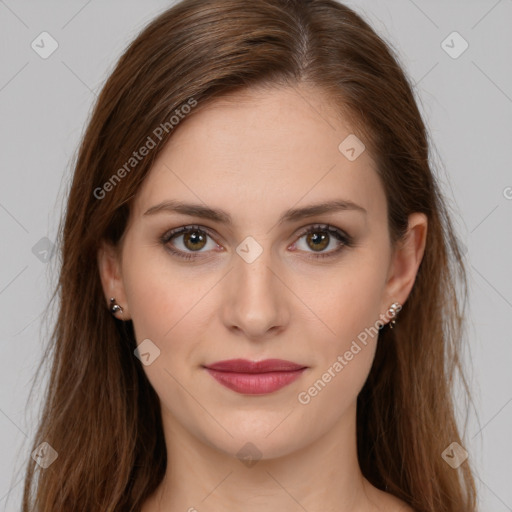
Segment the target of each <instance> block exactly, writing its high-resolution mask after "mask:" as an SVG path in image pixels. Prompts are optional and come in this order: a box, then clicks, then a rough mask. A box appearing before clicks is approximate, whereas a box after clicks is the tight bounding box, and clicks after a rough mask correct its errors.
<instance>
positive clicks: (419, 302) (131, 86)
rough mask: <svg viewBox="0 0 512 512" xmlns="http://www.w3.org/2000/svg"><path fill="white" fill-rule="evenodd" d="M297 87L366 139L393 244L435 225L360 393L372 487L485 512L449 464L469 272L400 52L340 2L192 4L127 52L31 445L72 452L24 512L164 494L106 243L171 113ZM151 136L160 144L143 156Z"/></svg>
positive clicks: (33, 476)
mask: <svg viewBox="0 0 512 512" xmlns="http://www.w3.org/2000/svg"><path fill="white" fill-rule="evenodd" d="M298 83H305V84H309V85H311V86H314V87H316V88H318V89H319V90H322V91H324V92H326V93H327V97H328V98H330V99H331V100H332V102H333V105H336V108H338V110H339V112H343V113H344V115H346V116H348V119H350V121H351V122H352V126H353V127H354V129H355V132H356V133H357V134H358V136H359V138H360V139H362V140H364V142H365V145H366V146H367V148H368V150H369V151H370V152H371V154H372V156H373V158H374V159H375V161H376V162H377V164H378V173H379V176H380V178H381V180H382V183H383V185H384V188H385V192H386V196H387V202H388V212H389V218H388V225H389V232H390V236H391V240H392V242H393V243H396V242H397V241H399V240H400V238H401V237H402V236H403V235H404V233H405V231H406V229H407V221H408V215H409V214H411V213H413V212H423V213H425V214H426V215H427V217H428V235H427V242H426V249H425V253H424V257H423V260H422V263H421V265H420V268H419V271H418V274H417V278H416V281H415V284H414V287H413V289H412V291H411V294H410V296H409V298H408V300H407V301H406V303H405V304H404V306H403V308H402V310H401V312H400V315H399V319H398V321H397V325H396V327H395V328H394V329H389V328H388V327H386V328H384V329H382V331H381V333H380V336H379V338H380V339H379V343H378V346H377V352H376V355H375V361H374V364H373V367H372V369H371V371H370V374H369V377H368V379H367V382H366V383H365V386H364V388H363V389H362V391H361V393H360V395H359V396H358V404H357V442H358V446H357V448H358V456H359V462H360V465H361V470H362V472H363V475H364V476H365V477H366V478H367V479H368V480H369V481H370V482H371V483H372V484H373V485H374V486H376V487H378V488H379V489H383V490H384V489H385V490H387V491H388V492H389V493H392V494H394V495H396V496H397V497H399V498H400V499H402V500H403V501H405V502H406V503H408V504H409V505H410V506H411V507H413V508H414V509H415V510H416V511H418V512H462V511H464V512H473V511H475V510H476V490H475V483H474V479H473V475H472V472H471V469H470V465H469V461H468V460H466V461H465V462H464V463H463V464H462V465H461V466H460V467H459V468H458V469H453V468H452V467H450V466H449V465H448V464H447V463H446V462H445V460H443V457H442V456H441V454H442V452H443V451H444V450H445V449H446V448H447V446H448V445H450V444H451V443H452V442H458V443H459V444H461V445H462V446H463V445H464V443H463V441H462V439H461V436H460V435H459V431H458V426H457V423H456V418H455V414H454V402H453V398H452V388H453V383H454V376H455V375H456V374H458V375H459V376H460V377H462V383H463V384H464V388H463V389H464V391H465V393H466V395H467V396H468V397H469V396H470V394H469V386H468V384H467V380H466V378H465V377H464V372H463V366H462V362H461V361H462V359H461V351H462V350H463V349H464V346H463V344H462V340H463V331H464V322H463V320H464V311H465V307H466V302H467V282H466V281H467V277H466V270H465V263H464V259H463V254H462V252H461V250H460V245H459V242H458V239H457V237H456V235H455V231H454V228H453V225H452V221H451V220H450V216H451V214H450V212H449V211H448V206H447V203H446V200H445V199H444V198H443V196H442V193H441V191H440V189H439V188H438V184H437V183H436V180H435V178H434V174H433V171H432V169H431V167H430V163H429V148H430V147H431V144H430V142H429V135H428V132H427V130H426V127H425V126H424V123H423V121H422V117H421V115H420V112H419V109H418V107H417V103H416V101H415V98H414V93H413V88H412V86H411V84H410V82H409V80H408V78H407V77H406V76H405V75H404V72H403V70H402V69H401V66H400V65H399V59H398V57H397V56H396V55H395V53H394V50H393V49H392V48H391V47H390V46H389V44H387V43H385V42H384V41H383V40H382V39H381V38H380V37H379V36H378V35H377V34H376V33H375V32H374V30H373V29H372V28H371V27H370V26H369V24H367V23H366V22H365V21H364V20H363V19H362V18H361V17H360V16H359V15H357V14H356V13H355V12H354V11H353V10H351V9H349V8H348V7H346V6H344V5H342V4H340V3H337V2H335V1H334V0H251V1H250V2H245V1H243V0H208V1H205V0H185V1H183V2H180V3H179V4H177V5H175V6H174V7H172V8H171V9H169V10H167V11H165V12H163V13H162V14H161V15H159V16H158V17H157V18H156V19H155V20H154V21H152V22H151V23H150V24H149V25H148V26H147V27H146V28H145V29H144V30H143V31H142V32H141V33H140V34H139V35H138V37H137V38H136V39H135V40H134V41H133V42H132V43H131V44H130V45H129V47H128V48H127V50H126V51H125V53H124V54H123V55H122V57H121V58H120V60H119V62H118V64H117V66H116V68H115V69H114V71H113V73H112V74H111V76H110V77H109V78H108V80H107V82H106V84H105V85H104V87H103V89H102V91H101V94H100V95H99V97H98V100H97V103H96V105H95V108H94V111H93V112H92V115H91V118H90V120H89V123H88V127H87V130H86V132H85V135H84V137H83V141H82V143H81V146H80V149H79V152H78V155H77V159H76V162H75V170H74V176H73V180H72V183H71V187H70V191H69V197H68V202H67V209H66V213H65V217H64V219H63V223H62V224H61V226H60V231H59V246H60V251H61V252H60V256H61V258H60V260H61V268H60V274H59V282H58V285H57V288H56V290H55V294H54V298H55V299H58V301H59V304H58V318H57V320H56V323H55V327H54V330H53V332H52V335H51V340H50V344H49V345H48V347H47V351H46V353H45V356H44V359H43V360H45V359H46V360H50V361H51V363H52V364H51V372H50V377H49V380H48V384H47V388H46V391H45V392H46V397H45V402H44V407H43V408H42V411H41V418H40V420H39V427H38V430H37V433H36V435H35V439H34V441H33V446H32V449H36V447H38V446H39V445H40V444H41V443H43V442H48V443H49V445H50V446H51V447H52V448H53V449H54V450H55V451H56V452H57V453H58V458H57V460H56V461H55V462H54V463H53V464H51V465H50V466H49V467H47V468H46V469H42V468H41V467H39V466H38V465H37V464H36V463H35V462H34V461H33V460H32V459H30V461H29V464H28V465H27V473H26V479H25V488H24V498H23V510H24V511H25V512H28V511H32V510H37V511H40V512H50V511H51V512H54V511H56V510H83V511H95V512H96V511H98V510H101V511H135V510H139V509H140V507H141V505H142V504H143V503H144V501H145V500H146V499H147V498H148V496H149V495H151V494H152V493H153V491H154V490H155V489H156V487H157V486H158V484H159V483H160V482H161V480H162V478H163V476H164V472H165V468H166V463H167V454H166V451H165V444H164V434H163V429H162V424H161V415H160V402H159V399H158V396H157V395H156V393H155V391H154V389H153V388H152V387H151V385H150V384H149V381H148V380H147V378H146V376H145V374H144V371H143V370H142V367H141V365H140V361H139V360H138V359H137V358H136V357H134V354H133V351H134V349H135V347H136V341H135V338H134V333H133V328H132V324H131V322H130V321H128V322H122V321H119V320H117V319H115V318H113V317H112V316H111V314H110V313H109V311H108V309H107V307H106V304H105V297H104V293H103V290H102V286H101V282H100V278H99V271H98V264H97V251H98V248H99V244H100V241H101V240H109V241H111V242H112V243H114V244H115V243H117V242H118V241H119V239H120V237H121V236H122V234H123V232H124V230H125V227H126V222H127V219H128V215H129V211H130V205H131V202H132V200H133V198H134V197H135V195H136V193H137V191H138V189H139V187H140V185H141V183H142V181H143V180H144V178H145V176H146V175H147V173H148V171H149V169H150V168H151V165H152V163H153V162H154V159H155V158H156V156H157V155H158V153H159V151H160V150H161V149H162V147H163V146H164V144H165V142H166V141H167V140H168V139H169V137H171V136H172V134H173V132H174V131H175V130H176V129H179V125H176V124H175V123H174V121H171V118H172V117H173V116H174V117H175V118H176V119H177V118H178V117H179V118H180V122H186V119H185V120H182V118H183V117H186V116H185V115H184V112H185V113H187V112H189V111H190V110H193V108H188V110H187V109H185V108H184V105H189V106H190V105H192V106H193V105H194V102H196V104H197V105H199V107H201V105H205V104H207V102H209V101H214V100H215V98H218V97H220V96H221V95H226V94H229V93H231V92H234V91H236V90H240V89H242V88H248V87H251V86H258V85H268V84H270V85H276V86H280V85H294V84H298ZM188 115H194V112H193V111H192V112H190V113H189V114H188ZM159 127H160V129H159V130H158V128H159ZM148 137H150V138H151V140H152V141H153V143H155V145H156V147H154V148H151V149H150V151H149V152H147V154H146V155H145V156H144V157H143V158H140V159H139V158H137V161H136V162H135V161H134V160H133V161H132V160H130V159H131V158H134V157H133V152H134V151H137V150H138V148H141V147H142V146H144V145H148ZM340 142H341V141H340ZM127 162H130V163H129V165H127ZM120 169H124V170H125V172H123V171H120ZM115 176H117V177H115ZM107 183H109V185H106V184H107ZM459 288H460V289H459ZM38 373H39V372H38Z"/></svg>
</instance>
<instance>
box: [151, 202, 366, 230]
mask: <svg viewBox="0 0 512 512" xmlns="http://www.w3.org/2000/svg"><path fill="white" fill-rule="evenodd" d="M347 210H353V211H357V212H360V213H362V214H364V215H367V213H368V212H367V211H366V210H365V209H364V208H363V207H362V206H360V205H358V204H356V203H354V202H352V201H348V200H344V199H338V200H333V201H326V202H323V203H318V204H313V205H309V206H305V207H303V208H291V209H289V210H287V211H286V212H284V213H283V214H282V215H281V217H280V219H279V221H278V224H282V223H284V222H297V221H299V220H301V219H305V218H308V217H314V216H315V215H321V214H323V213H334V212H337V211H347ZM159 212H171V213H181V214H183V215H189V216H191V217H201V218H204V219H210V220H213V221H216V222H219V223H221V224H226V225H228V226H232V225H233V219H232V218H231V215H230V214H229V213H227V212H226V211H224V210H221V209H213V208H210V207H208V206H204V205H202V204H193V203H183V202H181V201H176V200H168V201H163V202H162V203H159V204H157V205H155V206H152V207H151V208H149V209H148V210H147V211H146V212H144V215H154V214H156V213H159Z"/></svg>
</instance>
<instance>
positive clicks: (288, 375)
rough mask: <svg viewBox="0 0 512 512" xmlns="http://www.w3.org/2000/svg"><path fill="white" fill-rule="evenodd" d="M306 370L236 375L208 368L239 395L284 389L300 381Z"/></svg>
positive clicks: (218, 379) (213, 375)
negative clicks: (297, 380)
mask: <svg viewBox="0 0 512 512" xmlns="http://www.w3.org/2000/svg"><path fill="white" fill-rule="evenodd" d="M305 369H306V368H301V369H300V370H294V371H288V372H268V373H234V372H221V371H218V370H212V369H211V368H206V370H207V371H208V373H209V374H210V375H211V376H212V377H213V378H214V379H215V380H217V382H220V384H222V385H223V386H226V387H227V388H229V389H232V390H233V391H236V392H237V393H243V394H245V395H262V394H266V393H272V392H273V391H277V390H278V389H281V388H284V387H285V386H287V385H288V384H291V383H292V382H293V381H294V380H296V379H298V378H299V377H300V376H301V375H302V372H304V370H305Z"/></svg>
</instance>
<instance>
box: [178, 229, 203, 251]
mask: <svg viewBox="0 0 512 512" xmlns="http://www.w3.org/2000/svg"><path fill="white" fill-rule="evenodd" d="M183 243H184V245H185V247H186V248H187V249H190V250H191V251H195V250H199V249H202V248H203V247H204V246H205V244H206V234H204V233H202V232H201V231H197V230H196V231H189V232H188V233H184V234H183ZM189 244H190V245H189Z"/></svg>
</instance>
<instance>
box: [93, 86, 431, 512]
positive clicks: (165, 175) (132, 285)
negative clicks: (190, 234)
mask: <svg viewBox="0 0 512 512" xmlns="http://www.w3.org/2000/svg"><path fill="white" fill-rule="evenodd" d="M330 104H331V103H330V102H329V101H328V99H327V98H326V97H325V96H323V94H322V93H321V92H320V91H318V90H313V89H306V88H304V87H301V88H300V89H299V88H275V89H272V90H253V91H251V92H245V93H243V94H242V93H237V95H236V96H232V97H229V98H225V99H222V100H216V101H215V102H214V103H213V104H211V105H209V106H206V107H205V108H203V109H200V107H201V106H199V107H198V110H197V112H195V113H194V114H193V115H191V116H190V117H189V118H188V119H186V120H185V121H184V122H182V125H180V126H179V127H178V129H177V131H176V133H175V134H174V135H173V137H172V139H171V140H170V141H169V143H168V144H167V146H166V147H165V148H164V149H163V151H162V152H161V153H160V154H159V155H158V158H157V160H156V162H155V164H154V166H153V168H152V169H151V172H150V173H149V175H148V177H147V178H146V180H145V182H144V183H143V185H142V187H141V190H140V191H139V194H138V195H137V198H136V200H135V204H134V208H133V209H132V211H131V217H130V221H129V225H128V227H127V230H126V232H125V235H124V237H123V239H122V244H121V246H120V252H119V253H116V251H115V250H113V249H112V248H111V247H109V246H108V245H104V246H103V248H102V249H101V250H100V251H99V254H98V257H99V265H100V273H101V278H102V283H103V288H104V291H105V298H106V300H107V301H108V299H109V297H115V298H116V300H117V302H118V303H119V304H120V305H121V306H122V307H123V312H122V313H118V314H117V316H118V318H120V319H123V320H128V319H131V320H132V321H133V325H134V329H135V334H136V339H137V343H141V342H142V341H143V340H145V339H150V340H151V342H152V343H153V344H154V345H155V346H157V347H158V349H159V350H160V355H159V356H158V357H157V358H156V359H154V361H153V362H152V363H151V364H150V365H148V366H144V367H143V368H144V371H145V372H146V375H147V377H148V379H149V381H150V382H151V384H152V386H153V387H154V389H155V390H156V392H157V394H158V395H159V397H160V402H161V406H162V416H163V427H164V432H165V442H166V448H167V453H168V467H167V472H166V475H165V478H164V480H163V482H162V483H161V485H160V486H159V487H158V488H157V489H156V491H155V492H154V493H153V495H152V496H151V497H150V498H149V499H148V500H147V501H146V502H145V503H144V506H143V508H142V512H157V511H171V512H178V511H190V512H193V511H194V510H198V511H208V512H221V511H222V512H224V511H226V510H231V511H236V510H244V511H245V512H262V511H264V512H269V511H274V510H280V511H286V512H296V511H297V512H298V511H302V512H303V511H304V510H307V511H308V512H316V511H320V510H322V511H331V512H349V511H350V512H376V511H380V512H404V511H409V512H411V511H412V509H411V508H410V507H408V506H407V505H406V504H405V503H403V502H401V501H400V500H398V499H397V498H395V497H394V496H392V495H391V494H389V493H386V492H383V491H380V490H378V489H376V488H375V487H373V486H372V485H371V484H370V483H369V482H368V481H367V480H366V479H365V478H364V477H363V475H362V473H361V470H360V467H359V463H358V459H357V451H356V426H355V419H356V400H357V396H358V394H359V392H360V390H361V388H362V387H363V385H364V383H365V381H366V378H367V376H368V373H369V371H370V369H371V366H372V362H373V358H374V355H375V349H376V343H377V340H378V336H374V337H369V338H368V341H367V343H366V344H365V345H362V344H359V345H360V346H361V350H360V351H358V352H357V353H356V354H355V355H354V356H353V357H351V358H350V360H347V361H346V363H347V364H346V365H345V366H344V367H343V369H342V370H341V371H338V372H337V373H334V375H335V376H333V371H332V368H333V363H334V362H335V361H337V357H338V356H339V355H344V354H346V353H347V351H350V349H351V347H353V345H352V343H353V341H354V340H356V339H357V336H358V334H360V333H361V332H363V331H364V330H365V328H369V327H371V326H375V325H376V321H378V320H379V319H381V320H382V318H383V317H382V315H383V314H385V313H386V312H387V310H388V308H389V306H390V305H391V304H392V303H393V302H399V303H400V304H404V303H405V302H406V300H407V297H408V295H409V293H410V291H411V289H412V286H413V284H414V280H415V277H416V274H417V270H418V267H419V265H420V262H421V259H422V257H423V253H424V248H425V240H426V232H427V219H426V217H425V216H424V215H422V214H419V213H418V214H413V215H411V216H410V218H409V231H408V235H407V237H406V240H405V243H404V244H403V245H401V246H399V247H397V248H395V249H393V248H392V247H391V245H390V239H389V232H388V227H387V204H386V197H385V194H384V189H383V187H382V184H381V183H380V180H379V178H378V175H377V173H376V171H375V163H374V162H373V160H372V158H371V156H370V154H369V152H368V151H363V152H362V153H361V154H360V156H359V157H358V158H356V159H355V160H354V161H350V160H349V159H347V158H346V157H345V156H344V155H343V154H342V153H341V152H340V150H339V149H338V146H339V144H340V142H341V141H343V140H344V139H345V138H346V137H347V136H348V135H349V134H351V133H353V132H352V129H351V127H350V126H348V125H347V124H345V123H344V122H342V121H341V120H340V119H339V118H338V117H337V116H336V115H335V113H334V112H333V111H331V110H329V107H328V105H330ZM171 199H172V200H177V201H182V202H185V203H195V204H200V205H202V206H208V207H210V208H214V209H222V210H224V211H225V212H226V213H229V215H230V216H231V217H232V221H233V222H232V225H227V224H223V223H221V222H219V221H217V220H212V219H205V218H201V217H198V216H189V215H185V214H183V213H179V214H178V213H176V212H172V211H169V210H165V209H163V210H162V209H161V210H160V211H158V212H155V211H154V213H152V214H145V212H147V210H148V209H150V208H152V207H154V206H155V205H159V204H161V203H162V202H164V201H168V200H171ZM339 199H343V200H348V201H352V202H353V203H356V204H357V205H359V206H360V207H362V208H364V209H365V210H366V213H364V212H362V211H360V210H357V209H354V210H352V209H346V210H338V211H331V212H327V213H317V214H315V215H314V216H311V217H304V218H301V219H296V220H293V221H285V222H283V223H278V220H279V219H280V217H281V215H282V214H283V213H284V212H285V211H287V210H288V209H291V208H294V209H295V208H303V207H305V206H309V205H313V204H318V203H321V202H325V201H331V200H339ZM191 225H192V226H195V228H193V230H192V231H194V229H195V230H196V231H195V233H196V235H195V238H194V239H192V241H190V240H189V239H186V237H185V236H184V235H183V234H178V235H176V236H175V237H174V238H171V239H166V241H165V242H161V241H160V238H161V237H162V235H164V234H165V233H166V232H168V231H170V230H172V229H175V228H180V227H182V226H191ZM318 225H320V227H319V228H318ZM325 225H329V226H331V227H333V228H337V229H339V230H341V231H342V232H344V233H346V234H348V235H350V236H351V237H352V238H353V244H352V245H350V244H347V245H345V244H344V243H343V242H340V241H338V239H337V238H336V236H335V235H333V234H332V233H331V232H326V231H325ZM198 226H199V227H200V230H201V231H202V232H201V233H199V234H200V235H202V236H203V238H202V239H200V238H198V237H197V227H198ZM312 226H315V228H314V229H313V232H314V233H317V234H318V235H317V237H319V236H321V235H324V236H325V240H326V243H325V246H322V249H321V250H320V251H319V250H318V249H317V247H318V246H315V244H314V243H312V242H311V239H308V236H307V235H306V234H304V231H305V230H307V229H308V228H310V227H312ZM249 236H250V237H252V238H253V239H254V240H255V241H256V242H257V244H258V245H259V247H260V248H261V251H262V252H261V254H259V256H258V257H257V258H255V259H254V260H253V261H251V262H250V263H249V262H247V261H246V260H245V259H244V258H242V257H241V256H240V255H239V254H238V253H237V252H236V249H237V247H239V246H240V244H241V243H242V242H244V243H246V242H247V241H246V237H249ZM198 240H203V241H204V242H203V245H201V244H199V243H198ZM251 243H252V242H251ZM170 247H171V248H173V249H174V250H176V251H178V252H180V251H181V254H186V255H192V256H193V257H194V258H195V259H191V260H186V259H183V258H180V257H179V256H177V255H175V254H173V253H171V252H170V251H169V248H170ZM241 247H244V248H245V247H247V248H249V250H250V251H254V250H255V247H256V246H254V245H253V246H250V247H249V246H246V245H244V244H242V246H241ZM340 247H341V249H340V251H339V252H336V251H337V249H339V248H340ZM319 253H322V254H327V257H325V258H323V259H318V258H316V256H317V255H318V254H319ZM252 254H254V252H253V253H252ZM386 321H389V318H388V319H387V320H386ZM397 321H399V316H398V320H397ZM381 323H386V322H381ZM232 358H245V359H250V360H262V359H267V358H280V359H286V360H289V361H294V362H297V363H300V364H301V365H304V366H307V367H308V368H307V370H306V371H305V372H304V373H303V374H302V375H301V376H300V377H299V378H298V379H297V380H296V381H294V382H292V383H291V384H289V385H288V386H285V387H284V388H281V389H279V390H277V391H274V392H272V393H267V394H260V395H247V394H243V393H238V392H236V391H233V390H231V389H228V388H226V387H224V386H222V385H221V384H219V383H218V382H217V381H216V380H215V379H213V378H212V377H211V376H210V375H209V374H208V372H207V371H206V370H205V369H204V368H203V365H206V364H211V363H213V362H215V361H219V360H224V359H232ZM329 368H331V379H330V380H329V382H328V383H327V384H326V385H325V387H323V389H321V391H320V392H318V393H317V394H316V395H315V396H311V394H307V391H308V389H310V387H311V386H312V385H313V384H314V383H315V382H316V381H318V379H322V376H323V375H324V374H325V372H327V371H328V369H329ZM324 382H325V380H324ZM300 393H303V395H301V396H303V397H304V396H309V401H308V402H307V403H304V402H305V400H303V401H302V402H301V401H299V399H298V397H299V394H300ZM248 442H250V443H252V445H254V446H255V447H256V448H257V455H255V459H254V461H253V462H254V463H253V464H252V465H250V466H249V465H248V464H247V462H245V463H244V461H242V460H241V459H243V454H244V453H245V454H246V455H247V453H246V452H247V450H248V448H247V443H248ZM241 450H242V452H240V451H241ZM244 450H245V452H244ZM240 453H242V456H240Z"/></svg>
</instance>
